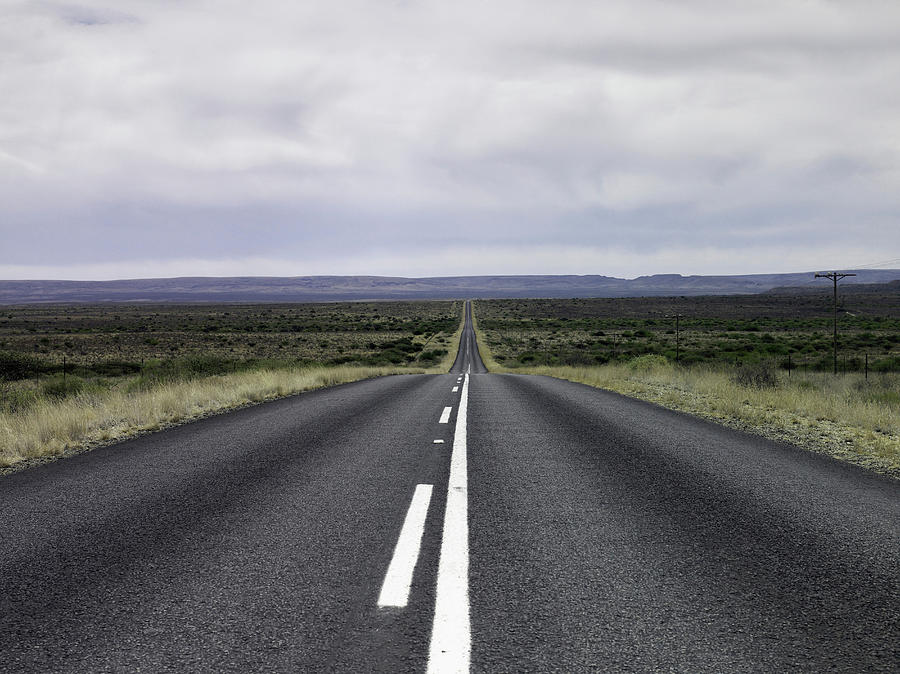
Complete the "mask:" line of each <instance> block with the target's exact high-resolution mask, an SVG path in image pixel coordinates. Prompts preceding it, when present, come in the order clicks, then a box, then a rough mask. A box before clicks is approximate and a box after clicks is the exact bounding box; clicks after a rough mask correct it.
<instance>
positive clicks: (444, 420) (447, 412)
mask: <svg viewBox="0 0 900 674" xmlns="http://www.w3.org/2000/svg"><path fill="white" fill-rule="evenodd" d="M452 409H453V408H452V407H445V408H444V411H443V412H441V418H440V419H439V420H438V423H439V424H446V423H447V422H448V421H450V411H451V410H452Z"/></svg>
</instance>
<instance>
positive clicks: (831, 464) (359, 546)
mask: <svg viewBox="0 0 900 674" xmlns="http://www.w3.org/2000/svg"><path fill="white" fill-rule="evenodd" d="M470 366H471V372H472V373H473V376H471V378H470V383H469V402H468V432H467V435H468V466H469V468H468V474H469V484H468V490H469V541H470V566H469V569H470V601H471V619H472V666H473V670H476V671H510V672H522V671H562V672H573V671H598V670H601V671H604V670H605V671H617V670H623V671H684V672H694V671H718V672H721V671H779V672H780V671H810V672H820V671H853V672H857V671H897V670H898V663H900V653H898V644H900V625H898V613H900V485H898V483H897V482H895V481H891V480H888V479H886V478H880V477H878V476H876V475H873V474H869V473H866V472H865V471H862V470H860V469H857V468H855V467H853V466H848V465H844V464H841V463H838V462H836V461H833V460H830V459H827V458H825V457H822V456H818V455H813V454H810V453H807V452H803V451H801V450H798V449H795V448H792V447H790V446H786V445H781V444H777V443H773V442H769V441H766V440H762V439H759V438H756V437H753V436H749V435H746V434H742V433H739V432H736V431H732V430H729V429H726V428H723V427H719V426H715V425H713V424H710V423H706V422H703V421H699V420H696V419H693V418H691V417H688V416H685V415H682V414H677V413H674V412H669V411H666V410H663V409H661V408H658V407H655V406H652V405H649V404H646V403H641V402H637V401H633V400H630V399H627V398H623V397H621V396H617V395H615V394H611V393H607V392H604V391H600V390H597V389H591V388H588V387H585V386H581V385H577V384H571V383H568V382H562V381H558V380H553V379H548V378H540V377H526V376H513V375H483V376H474V375H475V373H476V372H479V371H482V372H483V370H484V368H483V365H482V364H481V360H480V358H479V357H478V353H477V347H476V346H475V344H474V336H473V335H472V333H471V331H470V330H467V331H466V332H464V337H463V340H462V343H461V349H460V358H458V359H457V362H456V363H455V364H454V366H453V371H454V372H456V373H463V372H466V371H468V370H469V368H470ZM458 376H459V375H458V374H454V375H436V376H402V377H388V378H381V379H375V380H369V381H364V382H358V383H355V384H348V385H343V386H337V387H334V388H330V389H325V390H321V391H315V392H310V393H305V394H303V395H300V396H296V397H293V398H288V399H284V400H280V401H276V402H272V403H268V404H264V405H259V406H257V407H252V408H247V409H244V410H241V411H238V412H234V413H231V414H226V415H221V416H218V417H214V418H209V419H205V420H202V421H198V422H195V423H192V424H188V425H185V426H182V427H180V428H176V429H172V430H169V431H165V432H162V433H158V434H155V435H151V436H145V437H142V438H139V439H136V440H132V441H129V442H124V443H121V444H119V445H116V446H113V447H108V448H104V449H99V450H95V451H93V452H91V453H88V454H83V455H81V456H77V457H74V458H72V459H68V460H64V461H58V462H56V463H53V464H48V465H45V466H41V467H38V468H34V469H31V470H28V471H24V472H21V473H17V474H13V475H10V476H7V477H3V478H0V509H2V510H0V512H2V517H0V671H4V672H6V671H78V672H102V671H145V672H155V671H210V672H219V671H248V670H251V671H260V670H262V671H372V670H379V671H422V670H424V668H425V666H426V662H427V654H428V640H429V635H430V631H431V620H432V615H433V610H434V594H435V592H434V584H435V577H436V572H437V565H438V552H439V549H440V539H441V531H442V529H441V525H442V522H443V512H444V504H445V500H446V489H447V476H448V470H449V458H450V451H451V447H452V440H453V432H454V422H455V416H456V408H457V404H458V400H459V394H458V393H452V392H451V388H452V387H453V386H454V385H455V383H456V379H457V377H458ZM451 405H452V406H453V408H454V409H453V414H452V416H451V420H450V421H451V423H449V424H439V423H438V418H439V416H440V413H441V410H442V409H443V408H444V407H445V406H451ZM436 438H441V439H444V440H445V441H446V442H445V443H444V444H440V445H438V444H434V443H433V440H434V439H436ZM419 483H427V484H433V485H434V496H433V498H432V502H431V506H430V509H429V512H428V519H427V521H426V527H425V534H424V539H423V545H422V551H421V555H420V558H419V563H418V566H417V568H416V573H415V576H414V579H413V586H412V594H411V597H410V603H409V605H408V606H407V607H406V608H404V609H390V610H385V609H377V608H376V607H375V602H376V598H377V596H378V592H379V590H380V586H381V582H382V580H383V577H384V573H385V570H386V568H387V565H388V563H389V561H390V559H391V555H392V553H393V548H394V544H395V543H396V540H397V535H398V533H399V530H400V527H401V525H402V522H403V518H404V516H405V514H406V509H407V507H408V505H409V502H410V499H411V497H412V494H413V491H414V489H415V486H416V484H419Z"/></svg>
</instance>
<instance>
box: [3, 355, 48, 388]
mask: <svg viewBox="0 0 900 674" xmlns="http://www.w3.org/2000/svg"><path fill="white" fill-rule="evenodd" d="M47 369H48V366H47V364H46V363H45V362H44V361H42V360H40V359H39V358H35V357H34V356H28V355H26V354H24V353H16V352H14V351H0V379H7V380H9V381H15V380H16V379H28V378H29V377H36V376H37V375H39V374H41V373H42V372H46V371H47Z"/></svg>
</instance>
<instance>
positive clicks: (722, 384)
mask: <svg viewBox="0 0 900 674" xmlns="http://www.w3.org/2000/svg"><path fill="white" fill-rule="evenodd" d="M762 301H765V302H768V303H769V304H768V307H766V306H765V305H762V304H761V302H762ZM894 301H896V302H897V303H900V298H894V299H893V300H891V299H889V298H880V299H879V300H878V301H876V302H873V303H871V304H867V305H865V306H863V307H861V308H857V311H858V315H856V316H852V315H848V314H845V315H843V316H842V317H841V324H840V331H841V342H840V344H841V352H840V354H839V363H840V364H841V366H842V373H841V374H839V375H838V376H834V375H833V374H832V373H831V367H832V355H831V332H830V328H831V323H830V321H829V320H828V319H827V317H828V309H829V308H830V307H829V306H828V304H827V303H826V302H819V303H818V306H815V305H813V306H808V307H806V306H804V304H803V303H800V305H799V306H795V307H793V308H791V307H790V304H791V301H790V300H789V299H784V300H782V299H779V298H774V299H773V298H766V299H765V300H762V299H757V300H755V301H754V299H753V298H746V297H740V298H718V297H717V298H659V299H634V300H562V301H560V300H556V301H553V302H545V301H541V300H533V301H527V300H526V301H522V300H514V301H505V300H504V301H479V302H477V303H475V306H474V312H475V319H476V332H477V333H478V339H479V348H480V349H481V354H482V358H483V359H484V361H485V364H486V365H487V366H488V369H489V370H490V371H491V372H518V373H523V374H524V373H527V374H544V375H548V376H553V377H559V378H562V379H568V380H571V381H577V382H581V383H585V384H588V385H591V386H598V387H601V388H605V389H609V390H612V391H617V392H619V393H623V394H625V395H629V396H632V397H636V398H641V399H644V400H649V401H651V402H655V403H657V404H660V405H663V406H665V407H669V408H671V409H677V410H681V411H685V412H689V413H691V414H695V415H697V416H701V417H705V418H708V419H711V420H714V421H716V422H719V423H724V424H726V425H730V426H733V427H736V428H741V429H744V430H750V431H752V432H755V433H758V434H761V435H764V436H767V437H770V438H773V439H778V440H784V441H788V442H791V443H794V444H797V445H800V446H802V447H805V448H807V449H810V450H813V451H817V452H822V453H826V454H829V455H831V456H835V457H838V458H840V459H843V460H846V461H850V462H852V463H856V464H858V465H862V466H865V467H867V468H869V469H873V470H876V471H879V472H882V473H885V474H889V475H892V476H894V477H900V372H898V370H900V365H898V363H900V318H898V317H900V311H896V308H895V307H894V305H893V304H892V302H894ZM728 302H731V306H730V307H729V305H728ZM766 308H768V309H769V313H770V315H762V314H763V309H766ZM648 310H651V311H653V312H655V314H662V316H657V315H655V314H654V313H651V314H650V316H649V317H648V316H646V315H643V316H642V315H641V313H642V312H645V313H646V312H647V311H648ZM816 310H817V311H818V312H819V313H821V314H823V315H824V316H825V317H826V318H825V319H821V318H818V317H816V316H814V315H811V314H813V313H814V312H815V311H816ZM676 313H681V314H683V315H684V317H683V318H681V319H680V321H679V322H680V327H681V328H683V329H684V332H683V333H681V334H680V335H679V342H680V344H679V345H678V347H679V348H678V354H677V355H678V356H679V362H676V361H675V357H676V345H675V335H674V325H673V323H674V319H669V318H665V315H667V314H668V315H674V314H676ZM669 330H671V333H670V332H669ZM866 353H868V354H869V364H870V371H869V373H868V377H866V374H865V372H864V369H863V368H864V359H865V354H866ZM788 364H790V368H789V367H788ZM843 368H846V370H844V369H843ZM856 368H859V369H856Z"/></svg>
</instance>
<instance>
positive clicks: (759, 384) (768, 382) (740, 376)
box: [732, 363, 778, 388]
mask: <svg viewBox="0 0 900 674" xmlns="http://www.w3.org/2000/svg"><path fill="white" fill-rule="evenodd" d="M732 379H733V381H734V383H735V384H737V385H739V386H747V387H749V388H775V387H776V386H777V384H778V377H776V376H775V372H774V370H772V368H771V367H769V366H767V365H762V364H758V363H757V364H755V365H742V366H741V367H739V368H737V370H736V371H735V373H734V375H733V376H732Z"/></svg>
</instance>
